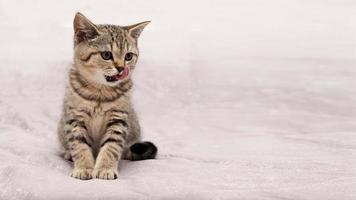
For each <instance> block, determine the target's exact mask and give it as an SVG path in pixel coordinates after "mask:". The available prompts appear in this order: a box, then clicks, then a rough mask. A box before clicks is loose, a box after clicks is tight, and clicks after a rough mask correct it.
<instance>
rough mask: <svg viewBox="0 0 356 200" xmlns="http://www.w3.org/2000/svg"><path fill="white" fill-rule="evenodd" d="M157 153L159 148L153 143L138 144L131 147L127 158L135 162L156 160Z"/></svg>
mask: <svg viewBox="0 0 356 200" xmlns="http://www.w3.org/2000/svg"><path fill="white" fill-rule="evenodd" d="M157 151H158V149H157V147H156V146H155V145H154V144H153V143H152V142H137V143H135V144H133V145H131V147H130V149H129V152H128V155H127V156H128V158H129V160H133V161H136V160H146V159H154V158H156V155H157Z"/></svg>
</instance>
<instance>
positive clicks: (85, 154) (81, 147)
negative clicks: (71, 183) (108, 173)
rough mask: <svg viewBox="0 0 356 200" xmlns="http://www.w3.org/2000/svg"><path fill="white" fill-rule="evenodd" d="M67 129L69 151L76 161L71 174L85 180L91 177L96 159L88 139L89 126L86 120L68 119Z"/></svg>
mask: <svg viewBox="0 0 356 200" xmlns="http://www.w3.org/2000/svg"><path fill="white" fill-rule="evenodd" d="M65 131H66V133H67V135H66V140H67V142H68V146H69V153H70V156H71V158H72V160H73V162H74V169H73V171H72V173H71V175H70V176H71V177H74V178H78V179H83V180H87V179H91V178H92V171H93V168H94V163H95V161H94V156H93V153H92V149H91V147H90V146H89V144H88V142H87V140H86V135H87V128H86V126H85V124H84V122H83V121H80V120H78V119H71V120H68V121H67V122H66V125H65Z"/></svg>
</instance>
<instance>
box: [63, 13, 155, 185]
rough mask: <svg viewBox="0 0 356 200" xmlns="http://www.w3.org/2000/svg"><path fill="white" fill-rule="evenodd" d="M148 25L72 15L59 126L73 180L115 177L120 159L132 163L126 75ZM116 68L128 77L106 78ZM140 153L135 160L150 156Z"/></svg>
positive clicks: (134, 137) (133, 132) (135, 126)
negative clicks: (69, 59)
mask: <svg viewBox="0 0 356 200" xmlns="http://www.w3.org/2000/svg"><path fill="white" fill-rule="evenodd" d="M147 24H148V22H143V23H139V24H135V25H132V26H126V27H125V26H115V25H95V24H93V23H92V22H90V21H89V20H88V19H87V18H85V17H84V16H83V15H82V14H80V13H77V14H76V16H75V19H74V30H75V36H74V63H73V65H72V66H71V69H70V71H69V83H68V85H67V87H66V93H65V97H64V105H63V114H62V117H61V120H60V122H59V126H58V136H59V140H60V143H61V145H62V147H63V149H64V158H65V159H68V160H69V159H71V160H73V162H74V169H73V171H72V173H71V176H72V177H74V178H79V179H83V180H85V179H91V178H100V179H115V178H117V176H118V161H119V160H120V159H124V158H126V159H131V160H137V159H135V158H137V155H136V157H135V158H134V157H133V155H134V154H135V153H132V152H131V150H130V147H131V146H132V145H134V144H136V143H137V144H140V143H139V142H140V126H139V123H138V120H137V116H136V113H135V111H134V109H133V106H132V104H131V100H130V93H131V89H132V85H133V84H132V81H131V74H132V72H133V71H134V68H135V65H136V62H137V58H138V55H139V51H138V48H137V39H138V37H139V35H140V33H141V31H142V30H143V28H144V27H145V26H146V25H147ZM103 51H110V52H111V53H112V59H110V60H105V59H103V58H102V57H101V53H102V52H103ZM128 52H130V53H133V55H134V56H133V58H132V60H125V55H126V53H128ZM117 67H122V68H127V69H128V72H129V73H128V75H127V76H126V77H124V78H122V79H119V80H117V81H115V82H109V81H108V80H107V79H106V78H105V77H106V76H115V74H117V73H118V70H117ZM152 145H153V144H152ZM136 146H137V145H136ZM139 146H140V145H139ZM146 146H147V145H146ZM153 147H154V148H156V147H155V146H154V145H153V146H150V149H151V150H150V151H151V152H153V151H152V148H153ZM136 149H137V148H136ZM147 152H148V149H147ZM147 152H144V153H146V154H147ZM144 153H141V154H142V155H138V157H139V158H143V159H148V158H154V156H155V153H154V155H153V154H152V153H148V154H149V155H148V154H147V155H146V154H144ZM136 154H137V153H136Z"/></svg>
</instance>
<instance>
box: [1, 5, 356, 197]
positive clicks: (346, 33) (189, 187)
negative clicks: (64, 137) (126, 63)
mask: <svg viewBox="0 0 356 200" xmlns="http://www.w3.org/2000/svg"><path fill="white" fill-rule="evenodd" d="M355 8H356V6H355V2H354V1H351V0H350V1H347V0H342V1H336V0H335V1H322V0H315V1H314V0H313V1H309V0H302V1H297V0H295V1H279V0H271V1H258V0H253V1H244V0H238V1H227V0H226V1H186V2H182V1H176V2H172V1H164V0H161V1H134V0H130V1H83V2H77V1H69V0H68V1H21V2H17V1H0V24H1V31H0V32H1V34H0V44H1V46H0V85H1V90H0V199H4V200H5V199H6V200H8V199H29V200H32V199H33V200H35V199H36V200H38V199H45V200H48V199H105V200H107V199H335V200H336V199H337V200H341V199H350V200H351V199H356V171H355V170H356V133H355V131H356V120H355V117H356V89H355V88H356V79H355V78H356V61H355V51H356V50H355V48H356V42H355V41H356V40H355V35H356V20H355V19H356V16H355ZM76 11H81V12H83V13H84V14H85V15H87V16H88V17H89V18H90V19H92V20H93V21H94V22H96V23H116V24H122V25H126V24H131V23H135V22H139V21H144V20H152V23H151V24H150V25H148V26H147V28H146V29H145V30H144V32H143V33H142V35H141V38H140V43H139V46H140V47H141V57H140V61H139V63H138V65H137V68H136V72H135V77H134V80H135V83H136V85H135V88H134V100H135V105H136V108H137V111H138V113H139V117H140V120H141V125H142V128H143V135H144V139H145V140H149V141H153V142H154V143H155V144H156V145H157V146H158V148H159V155H158V158H157V159H156V160H146V161H138V162H130V161H122V162H121V163H120V168H119V173H120V175H119V179H117V180H113V181H104V180H97V179H94V180H89V181H81V180H76V179H73V178H70V177H69V173H70V171H71V169H72V163H70V162H67V161H64V160H63V159H62V157H61V156H60V150H59V145H58V143H57V138H56V126H57V121H58V119H59V117H60V114H61V104H62V98H63V92H64V85H65V82H66V73H67V70H68V66H69V65H70V63H71V58H72V55H71V54H72V19H73V17H74V14H75V12H76Z"/></svg>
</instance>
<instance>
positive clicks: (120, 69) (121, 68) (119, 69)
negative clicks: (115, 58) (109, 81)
mask: <svg viewBox="0 0 356 200" xmlns="http://www.w3.org/2000/svg"><path fill="white" fill-rule="evenodd" d="M115 68H116V69H117V71H118V72H119V74H120V73H121V72H122V71H124V67H115Z"/></svg>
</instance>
